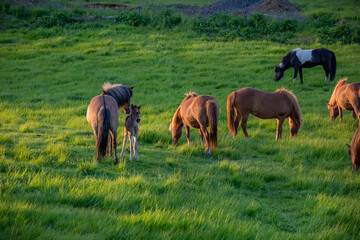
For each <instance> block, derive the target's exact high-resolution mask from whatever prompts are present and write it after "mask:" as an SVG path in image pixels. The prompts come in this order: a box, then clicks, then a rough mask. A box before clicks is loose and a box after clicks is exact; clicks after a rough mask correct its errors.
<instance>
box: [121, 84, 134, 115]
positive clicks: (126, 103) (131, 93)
mask: <svg viewBox="0 0 360 240" xmlns="http://www.w3.org/2000/svg"><path fill="white" fill-rule="evenodd" d="M133 88H134V87H129V91H130V96H129V99H128V100H127V102H125V103H124V104H123V105H122V108H123V109H124V112H125V113H126V114H129V113H130V111H131V109H130V99H131V97H132V95H133Z"/></svg>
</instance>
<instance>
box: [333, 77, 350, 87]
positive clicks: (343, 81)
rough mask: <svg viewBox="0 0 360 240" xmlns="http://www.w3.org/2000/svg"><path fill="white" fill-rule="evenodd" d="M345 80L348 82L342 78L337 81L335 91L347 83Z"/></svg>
mask: <svg viewBox="0 0 360 240" xmlns="http://www.w3.org/2000/svg"><path fill="white" fill-rule="evenodd" d="M347 80H348V79H347V78H343V79H341V80H339V81H338V82H337V84H336V86H335V89H337V88H338V87H340V86H342V85H344V84H345V83H348V82H347Z"/></svg>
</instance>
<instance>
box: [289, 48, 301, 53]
mask: <svg viewBox="0 0 360 240" xmlns="http://www.w3.org/2000/svg"><path fill="white" fill-rule="evenodd" d="M299 50H302V49H301V48H294V49H293V50H291V52H297V51H299Z"/></svg>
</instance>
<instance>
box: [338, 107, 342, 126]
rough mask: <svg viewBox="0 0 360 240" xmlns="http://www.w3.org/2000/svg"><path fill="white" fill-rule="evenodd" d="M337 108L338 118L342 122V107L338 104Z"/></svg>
mask: <svg viewBox="0 0 360 240" xmlns="http://www.w3.org/2000/svg"><path fill="white" fill-rule="evenodd" d="M338 109H339V118H340V122H342V116H343V115H342V108H341V107H340V106H338Z"/></svg>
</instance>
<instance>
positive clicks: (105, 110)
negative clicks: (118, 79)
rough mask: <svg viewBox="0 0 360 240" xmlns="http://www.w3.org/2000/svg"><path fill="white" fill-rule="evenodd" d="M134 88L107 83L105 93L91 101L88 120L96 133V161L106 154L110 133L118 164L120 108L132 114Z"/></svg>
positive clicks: (115, 162) (110, 153)
mask: <svg viewBox="0 0 360 240" xmlns="http://www.w3.org/2000/svg"><path fill="white" fill-rule="evenodd" d="M133 88H134V87H128V86H125V85H121V84H114V85H112V84H110V83H105V84H104V85H103V93H102V94H101V95H98V96H95V97H94V98H93V99H91V102H90V104H89V106H88V108H87V112H86V119H87V121H88V123H89V124H90V125H91V127H92V128H93V131H94V137H95V141H96V143H95V146H96V161H97V162H100V157H104V156H105V154H106V148H107V140H108V133H109V131H110V134H111V137H110V139H109V145H110V152H109V156H111V155H112V149H114V153H115V154H114V164H117V163H118V158H117V155H116V146H117V145H116V138H117V127H118V119H119V108H120V107H122V108H123V109H124V112H125V113H126V114H129V113H130V98H131V97H132V95H133Z"/></svg>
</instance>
